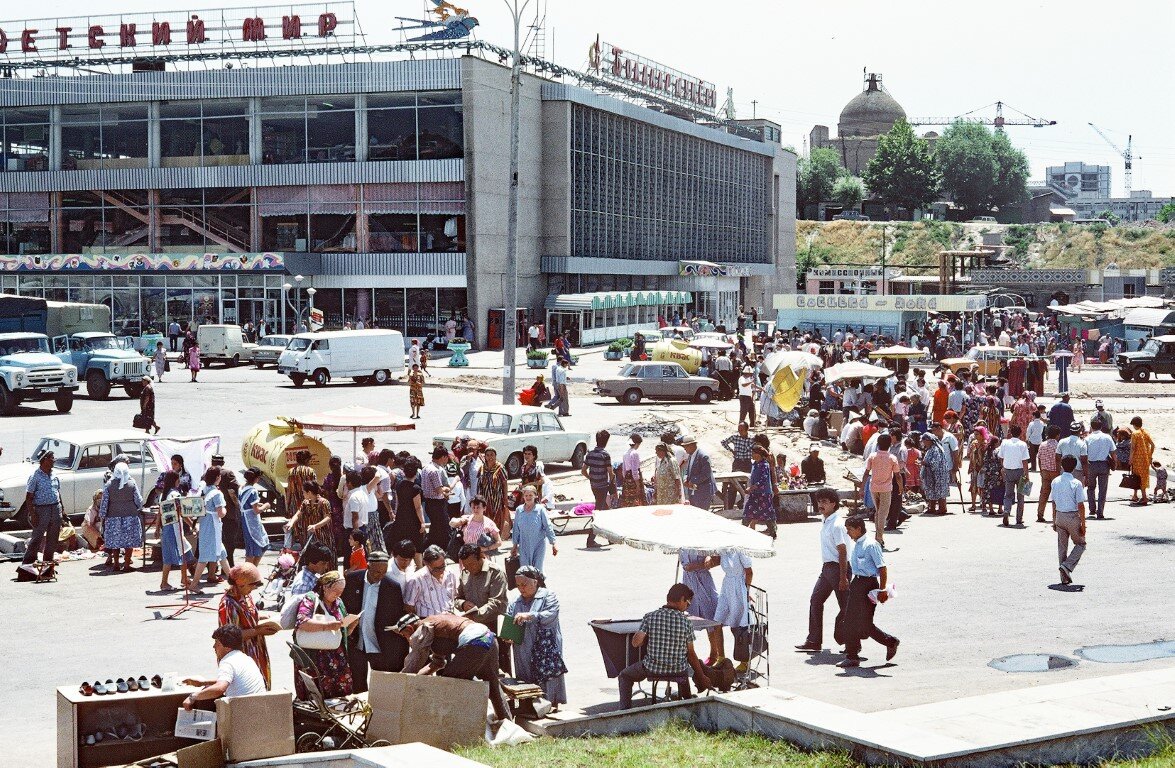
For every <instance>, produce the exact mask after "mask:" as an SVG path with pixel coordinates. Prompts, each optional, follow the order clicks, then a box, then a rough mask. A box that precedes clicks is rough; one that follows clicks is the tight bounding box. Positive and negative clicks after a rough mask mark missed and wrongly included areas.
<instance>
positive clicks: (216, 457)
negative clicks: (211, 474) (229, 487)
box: [212, 453, 224, 467]
mask: <svg viewBox="0 0 1175 768" xmlns="http://www.w3.org/2000/svg"><path fill="white" fill-rule="evenodd" d="M212 466H214V467H223V466H224V456H222V455H221V454H219V453H214V454H212Z"/></svg>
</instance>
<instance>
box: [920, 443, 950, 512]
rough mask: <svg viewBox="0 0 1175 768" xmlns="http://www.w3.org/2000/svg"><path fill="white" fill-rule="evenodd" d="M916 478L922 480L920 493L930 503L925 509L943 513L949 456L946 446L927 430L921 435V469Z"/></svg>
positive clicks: (945, 510)
mask: <svg viewBox="0 0 1175 768" xmlns="http://www.w3.org/2000/svg"><path fill="white" fill-rule="evenodd" d="M918 479H919V480H920V481H921V482H922V495H923V496H925V497H926V501H927V502H928V503H929V504H930V506H929V507H927V509H926V511H927V512H929V513H931V514H935V513H937V514H942V515H945V514H946V513H947V501H946V499H947V495H948V494H949V493H950V490H951V485H950V482H951V456H950V452H949V451H948V449H947V448H946V446H944V445H943V444H942V443H941V442H940V441H939V439H938V438H937V437H935V436H934V435H932V434H930V433H929V432H927V433H926V434H924V435H922V469H921V470H920V471H919V474H918Z"/></svg>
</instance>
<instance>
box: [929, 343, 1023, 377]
mask: <svg viewBox="0 0 1175 768" xmlns="http://www.w3.org/2000/svg"><path fill="white" fill-rule="evenodd" d="M1015 354H1016V350H1014V349H1012V348H1011V347H1000V346H987V347H971V349H969V350H967V354H966V355H964V356H963V357H948V358H946V359H945V360H943V361H942V362H941V363H940V365H942V366H943V367H944V368H949V369H950V371H951V373H958V372H959V371H962V370H965V369H970V370H972V371H976V372H978V373H979V375H980V376H995V375H996V374H998V373H999V371H1000V366H1001V365H1002V364H1003V363H1006V362H1007V361H1008V360H1009V359H1011V358H1012V357H1013V356H1015Z"/></svg>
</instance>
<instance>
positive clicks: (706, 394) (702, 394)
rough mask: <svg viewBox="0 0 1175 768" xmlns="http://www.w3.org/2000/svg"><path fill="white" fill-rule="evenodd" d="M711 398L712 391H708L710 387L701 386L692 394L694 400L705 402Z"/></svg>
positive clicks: (712, 396) (712, 395)
mask: <svg viewBox="0 0 1175 768" xmlns="http://www.w3.org/2000/svg"><path fill="white" fill-rule="evenodd" d="M713 398H714V393H713V392H711V391H710V388H709V387H702V388H701V389H699V390H698V391H697V394H695V395H694V402H695V403H702V404H705V403H708V402H710V401H711V400H712V399H713Z"/></svg>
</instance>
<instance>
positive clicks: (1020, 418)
mask: <svg viewBox="0 0 1175 768" xmlns="http://www.w3.org/2000/svg"><path fill="white" fill-rule="evenodd" d="M1034 416H1036V393H1035V392H1033V391H1032V390H1030V389H1026V390H1024V393H1023V394H1021V395H1020V399H1019V400H1017V401H1016V403H1015V405H1013V406H1012V418H1011V422H1010V423H1011V425H1012V426H1014V427H1020V434H1022V435H1023V434H1027V432H1028V424H1029V423H1030V422H1031V421H1032V419H1033V417H1034Z"/></svg>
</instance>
